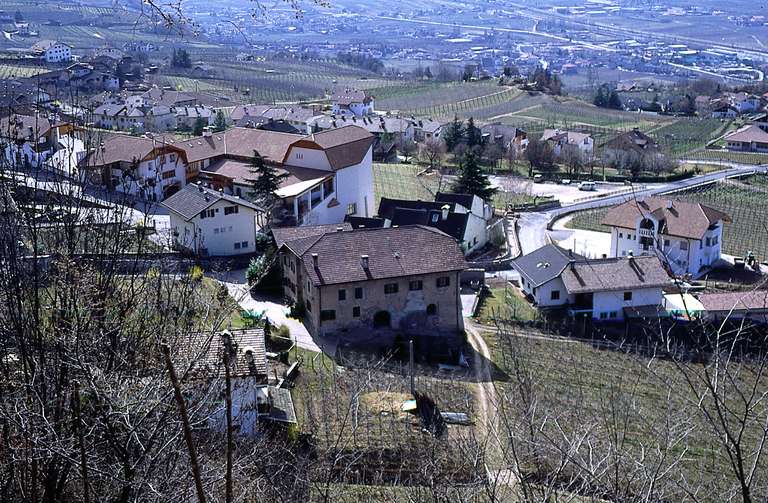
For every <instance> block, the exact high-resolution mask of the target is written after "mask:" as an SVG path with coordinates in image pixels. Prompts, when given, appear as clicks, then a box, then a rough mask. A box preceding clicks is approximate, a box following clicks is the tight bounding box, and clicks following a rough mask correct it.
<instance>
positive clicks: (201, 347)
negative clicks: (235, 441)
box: [185, 328, 296, 437]
mask: <svg viewBox="0 0 768 503" xmlns="http://www.w3.org/2000/svg"><path fill="white" fill-rule="evenodd" d="M264 337H265V334H264V330H263V329H261V328H251V329H247V330H231V331H230V330H225V331H223V332H220V333H216V334H213V335H209V334H197V335H196V336H194V338H193V339H192V340H191V341H190V343H189V344H188V345H187V348H185V349H186V350H187V352H188V353H190V354H189V358H190V359H194V361H193V363H192V371H191V373H190V376H191V377H192V379H193V380H194V379H202V380H204V381H205V382H206V383H207V384H211V385H212V386H213V388H214V390H217V391H218V392H212V393H211V392H207V393H206V394H205V396H204V397H201V399H203V400H210V401H211V403H208V404H207V406H208V407H210V408H211V409H212V411H213V412H212V414H211V415H210V417H209V418H208V424H209V426H210V427H211V428H212V429H214V430H216V431H226V424H227V419H226V401H225V398H224V397H225V395H224V393H225V390H226V383H225V378H226V367H225V365H227V361H228V363H229V374H230V383H231V384H230V385H231V390H232V391H231V398H232V424H233V430H234V431H235V432H237V433H238V434H239V435H242V436H245V437H252V436H254V435H256V434H258V427H259V424H260V423H262V422H265V421H270V422H273V421H276V422H279V423H295V422H296V412H295V409H294V407H293V401H292V399H291V392H290V390H288V389H285V388H281V387H279V386H277V383H276V382H274V378H270V375H269V370H270V369H269V361H268V360H267V351H266V345H265V340H264ZM190 393H194V390H193V391H190Z"/></svg>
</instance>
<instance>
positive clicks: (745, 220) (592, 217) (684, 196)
mask: <svg viewBox="0 0 768 503" xmlns="http://www.w3.org/2000/svg"><path fill="white" fill-rule="evenodd" d="M744 181H745V182H747V183H748V184H749V185H748V184H747V183H744V184H742V183H738V182H737V183H729V182H718V183H715V184H711V185H706V186H703V187H700V188H695V189H691V190H689V191H686V192H680V193H675V194H674V195H672V196H671V197H672V198H673V199H675V200H678V201H686V202H690V203H701V204H705V205H707V206H711V207H713V208H716V209H718V210H720V211H724V212H725V213H727V214H728V215H730V217H731V218H732V219H733V222H732V223H727V224H725V228H724V229H723V253H727V254H729V255H735V256H743V255H744V254H746V252H747V251H752V252H754V253H755V254H756V255H757V257H758V258H759V259H760V260H766V258H768V202H766V201H768V176H766V175H763V174H761V175H755V176H753V177H750V178H748V179H746V180H744ZM750 185H751V186H750ZM607 212H608V209H607V208H600V209H596V210H588V211H583V212H579V213H577V214H576V215H575V216H574V217H573V219H572V220H571V221H570V222H568V223H567V224H566V227H568V228H571V229H584V230H590V231H597V232H607V230H608V229H607V227H604V226H602V225H600V221H601V220H602V219H603V217H604V216H605V214H606V213H607Z"/></svg>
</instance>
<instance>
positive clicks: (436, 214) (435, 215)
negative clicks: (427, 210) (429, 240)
mask: <svg viewBox="0 0 768 503" xmlns="http://www.w3.org/2000/svg"><path fill="white" fill-rule="evenodd" d="M438 220H440V215H439V214H438V213H433V214H432V223H433V224H436V223H437V221H438Z"/></svg>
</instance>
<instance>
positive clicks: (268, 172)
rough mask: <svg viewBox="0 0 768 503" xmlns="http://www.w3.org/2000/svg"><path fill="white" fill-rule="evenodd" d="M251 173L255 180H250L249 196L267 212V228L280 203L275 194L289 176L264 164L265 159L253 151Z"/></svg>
mask: <svg viewBox="0 0 768 503" xmlns="http://www.w3.org/2000/svg"><path fill="white" fill-rule="evenodd" d="M250 172H251V173H252V174H253V175H255V178H254V179H252V180H249V181H250V182H252V185H251V191H250V192H249V193H248V196H249V197H250V198H251V199H253V200H254V202H255V203H256V204H258V205H260V206H261V207H262V208H263V209H264V210H265V211H266V218H267V226H269V222H270V221H271V219H272V211H273V210H274V208H275V206H276V205H277V203H278V202H279V201H280V198H279V197H277V195H276V194H275V192H276V191H277V190H278V189H279V188H280V183H281V182H282V181H283V180H284V179H285V178H287V177H288V174H287V173H282V174H279V173H278V172H277V170H276V169H275V168H273V167H272V166H270V165H268V164H267V163H266V162H264V158H263V157H262V156H261V154H259V153H258V152H257V151H256V150H254V151H253V158H252V159H251V169H250Z"/></svg>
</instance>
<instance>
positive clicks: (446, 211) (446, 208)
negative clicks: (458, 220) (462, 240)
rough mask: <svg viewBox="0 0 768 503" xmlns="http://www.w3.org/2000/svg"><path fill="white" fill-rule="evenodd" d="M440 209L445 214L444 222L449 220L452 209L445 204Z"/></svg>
mask: <svg viewBox="0 0 768 503" xmlns="http://www.w3.org/2000/svg"><path fill="white" fill-rule="evenodd" d="M440 209H441V210H442V213H443V220H448V211H449V210H450V209H451V207H450V206H448V205H447V204H444V205H443V206H442V207H441V208H440Z"/></svg>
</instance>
